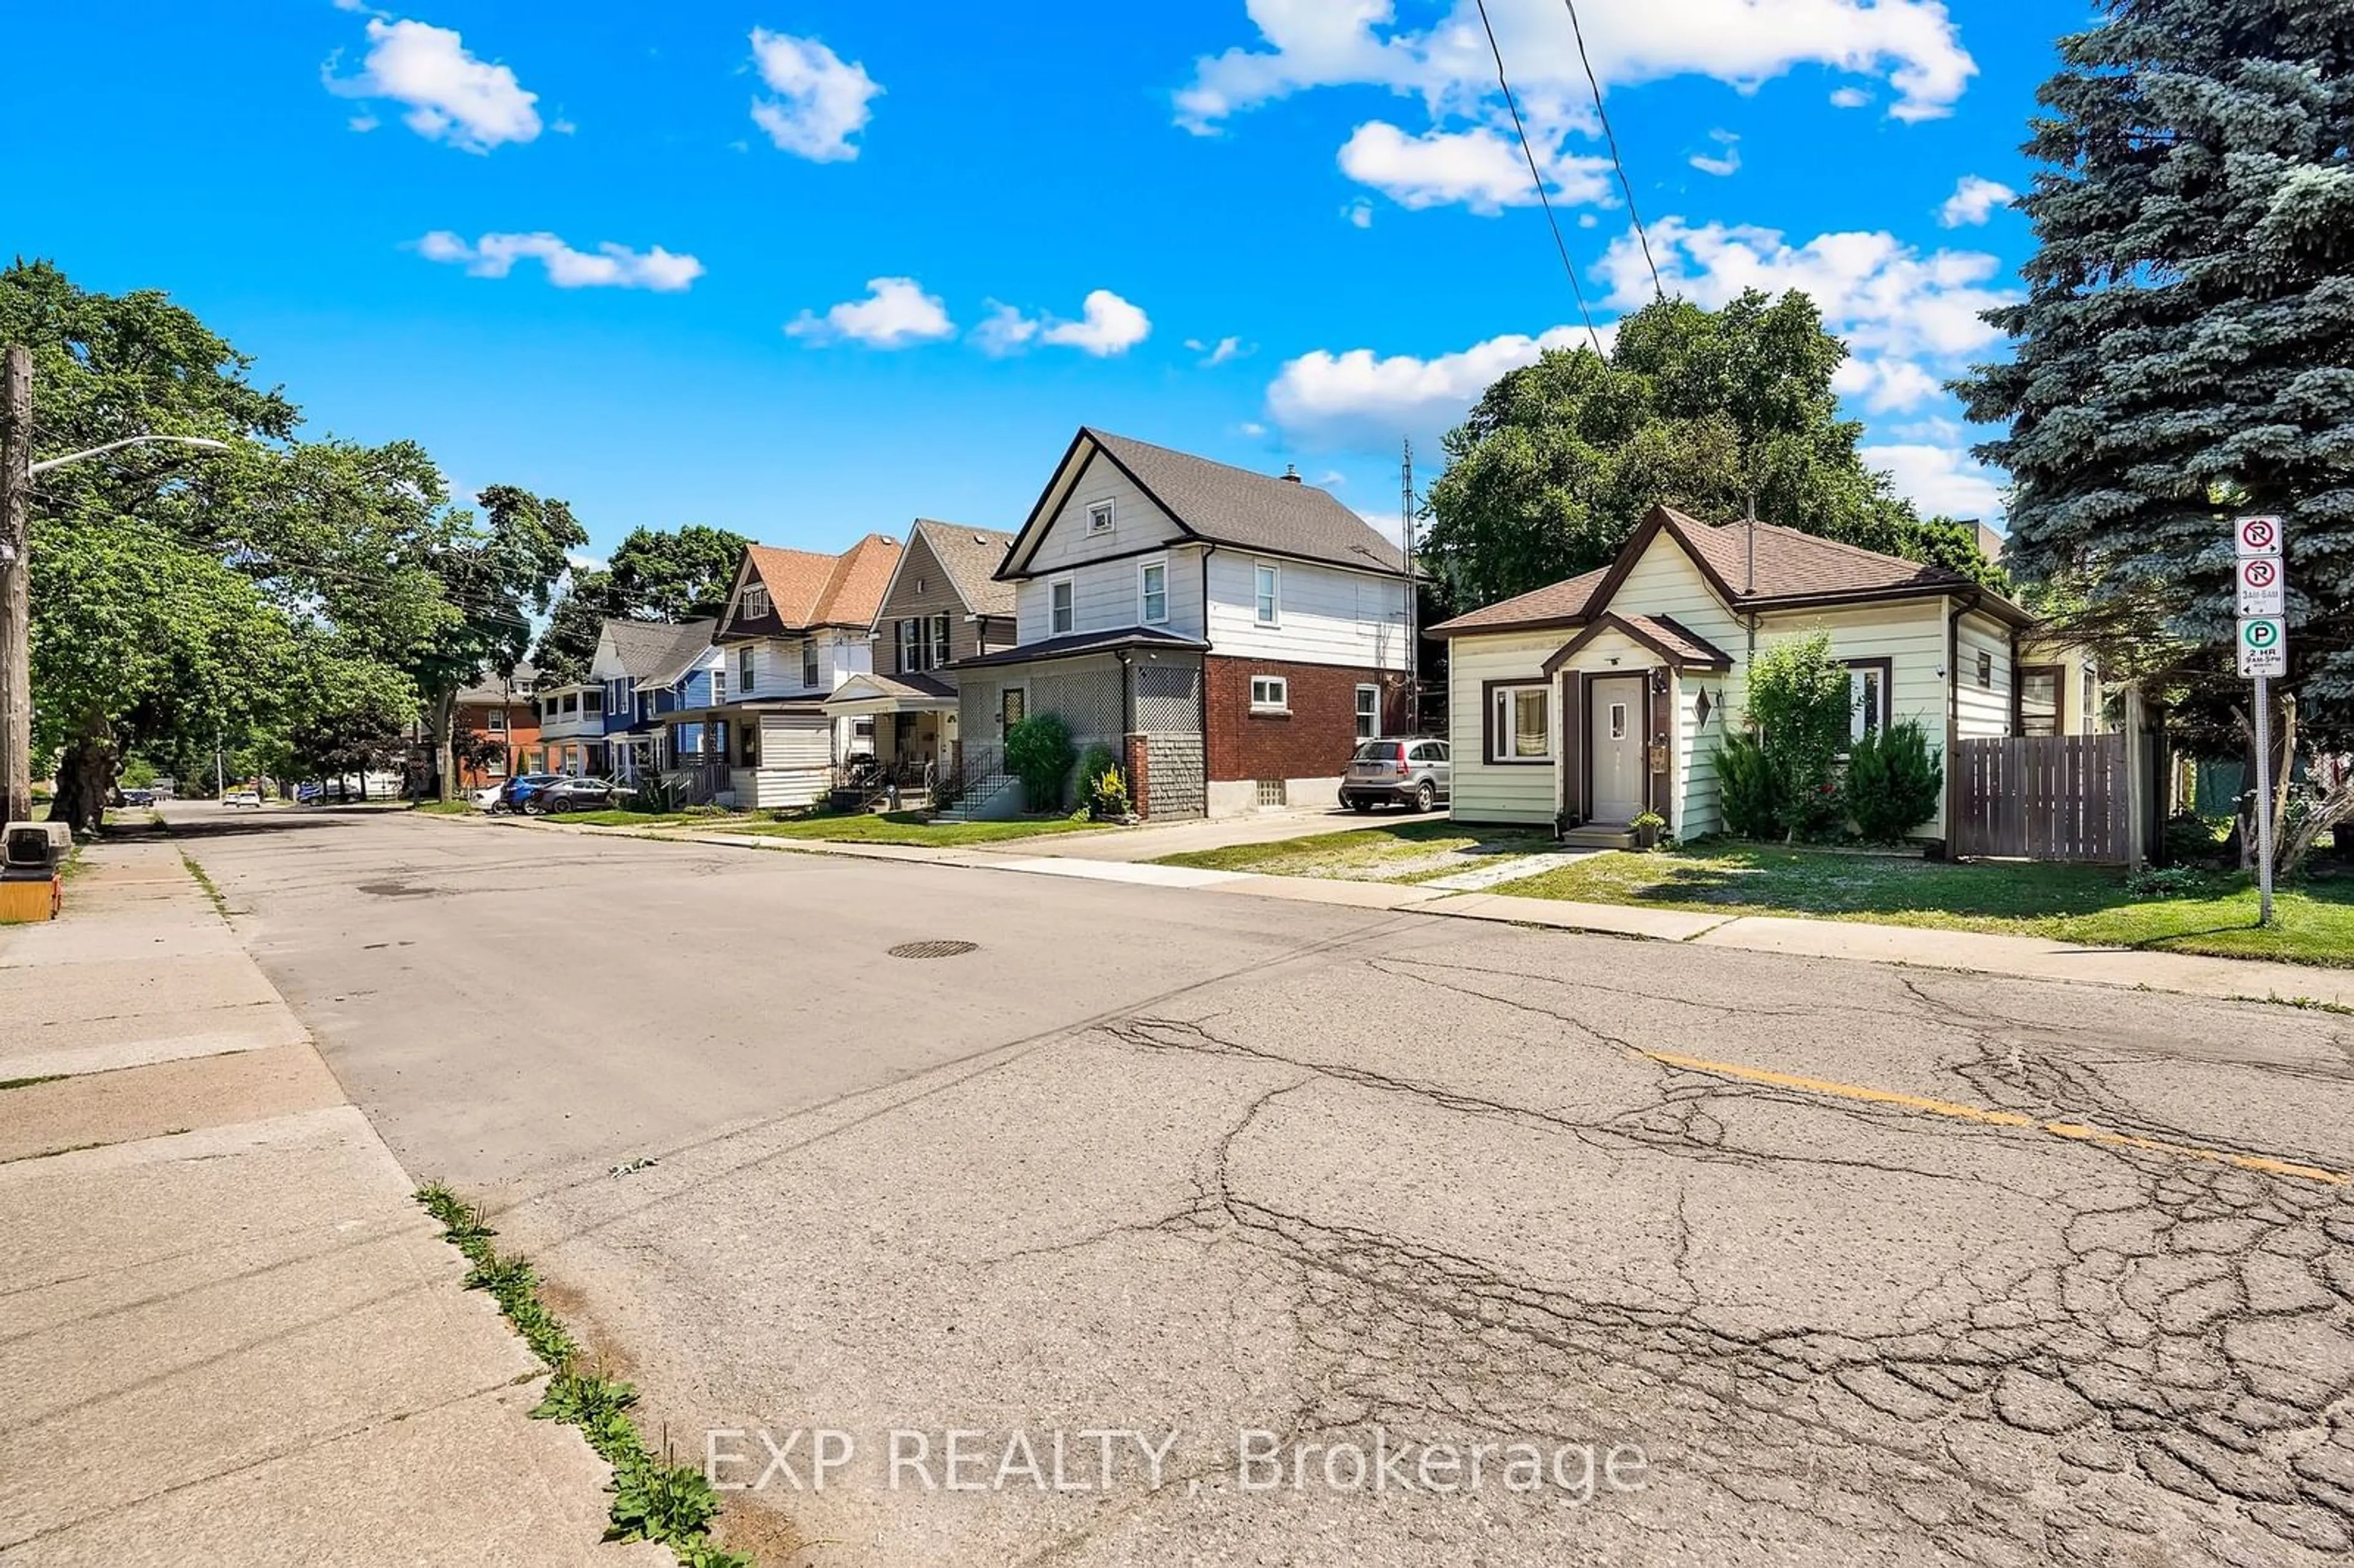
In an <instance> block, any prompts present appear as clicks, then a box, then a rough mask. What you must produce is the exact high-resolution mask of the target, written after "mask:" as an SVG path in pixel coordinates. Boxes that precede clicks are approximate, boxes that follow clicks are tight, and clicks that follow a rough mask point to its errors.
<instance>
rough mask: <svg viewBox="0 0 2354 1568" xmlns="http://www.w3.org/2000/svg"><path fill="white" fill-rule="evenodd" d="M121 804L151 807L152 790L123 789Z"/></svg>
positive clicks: (152, 799) (153, 798) (153, 796)
mask: <svg viewBox="0 0 2354 1568" xmlns="http://www.w3.org/2000/svg"><path fill="white" fill-rule="evenodd" d="M122 803H123V804H124V805H126V806H152V805H154V803H155V791H154V790H153V789H125V790H124V791H123V792H122Z"/></svg>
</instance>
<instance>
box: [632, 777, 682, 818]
mask: <svg viewBox="0 0 2354 1568" xmlns="http://www.w3.org/2000/svg"><path fill="white" fill-rule="evenodd" d="M621 804H622V806H623V807H624V808H626V809H627V810H632V811H643V812H645V813H647V814H648V815H650V816H663V815H667V814H668V813H670V812H672V811H675V810H678V791H677V790H675V789H672V788H671V787H670V786H669V785H667V784H664V783H663V781H662V776H661V775H660V774H657V773H648V774H645V775H643V776H642V777H641V778H640V779H638V785H637V788H636V789H633V790H631V792H630V793H629V794H627V795H624V796H622V797H621Z"/></svg>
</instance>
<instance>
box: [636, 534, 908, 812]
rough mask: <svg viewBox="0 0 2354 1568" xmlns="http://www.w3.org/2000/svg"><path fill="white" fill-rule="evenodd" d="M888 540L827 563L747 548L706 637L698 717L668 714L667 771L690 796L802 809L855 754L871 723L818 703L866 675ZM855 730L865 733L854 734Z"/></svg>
mask: <svg viewBox="0 0 2354 1568" xmlns="http://www.w3.org/2000/svg"><path fill="white" fill-rule="evenodd" d="M899 556H900V549H899V542H898V541H897V540H896V539H893V538H891V537H889V536H887V535H882V534H870V535H867V536H866V537H865V538H864V539H861V540H860V541H859V542H858V543H857V544H855V545H854V546H851V547H850V548H849V549H847V550H844V551H843V553H842V554H840V555H838V556H828V555H822V554H820V553H818V552H816V551H813V550H781V549H777V548H774V547H772V546H767V545H753V546H748V547H747V548H746V549H745V551H744V558H743V560H742V561H741V562H740V563H739V564H738V565H737V568H736V583H735V586H734V588H732V589H730V590H729V593H728V596H727V607H726V609H725V610H723V611H722V612H721V614H720V617H719V624H718V627H717V629H716V631H715V632H714V634H713V635H714V640H715V641H716V642H717V644H718V646H719V648H720V650H721V652H722V653H723V655H724V658H723V659H722V661H721V662H720V665H719V668H718V670H717V672H716V674H717V675H718V677H719V689H718V691H717V692H716V693H715V694H713V695H712V699H711V702H710V705H708V706H707V707H705V708H699V709H691V710H686V711H683V712H681V713H679V714H677V715H673V717H672V718H671V720H670V722H669V724H668V726H667V727H668V729H669V732H670V735H671V737H672V748H671V752H672V755H671V766H672V767H673V768H677V769H679V770H681V771H682V772H684V773H686V774H688V775H690V776H691V777H689V778H688V779H686V780H684V782H685V784H686V786H687V788H688V790H689V792H690V793H693V794H695V795H697V796H699V797H700V798H703V799H711V800H725V802H726V803H728V804H732V805H736V806H740V807H746V808H750V807H762V808H767V807H777V806H806V805H809V804H811V802H813V801H815V800H818V799H819V797H821V796H822V795H823V794H824V793H825V792H826V791H827V790H828V789H831V788H832V784H833V776H834V769H835V768H837V767H839V766H840V765H841V764H842V763H843V761H844V760H845V759H846V758H848V757H849V756H850V755H851V754H852V752H853V751H854V750H855V749H858V748H859V747H861V746H862V745H864V746H865V747H868V748H870V749H871V744H872V743H871V736H872V730H873V726H874V722H875V721H874V720H873V719H872V718H865V719H861V718H857V717H854V716H851V715H832V714H828V713H827V712H826V711H825V699H826V698H828V697H830V696H832V695H833V694H834V692H835V690H836V689H837V688H839V687H840V686H841V685H842V683H843V682H845V681H847V680H849V679H850V678H851V677H852V676H854V675H858V674H863V673H870V672H872V671H873V669H874V668H875V662H874V645H873V642H872V641H871V639H872V636H873V631H874V626H875V611H876V610H877V609H881V608H882V604H883V593H884V589H885V588H887V587H888V586H889V585H890V581H891V573H892V571H893V569H894V568H895V567H897V566H898V564H899ZM862 729H864V731H865V732H866V734H865V735H864V736H862V735H861V733H860V732H861V730H862Z"/></svg>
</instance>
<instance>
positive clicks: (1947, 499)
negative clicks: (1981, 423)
mask: <svg viewBox="0 0 2354 1568" xmlns="http://www.w3.org/2000/svg"><path fill="white" fill-rule="evenodd" d="M1861 456H1862V458H1863V462H1864V466H1865V467H1866V468H1874V469H1884V470H1886V471H1887V472H1888V475H1889V478H1890V479H1891V481H1893V483H1894V484H1895V487H1896V493H1897V494H1899V495H1901V496H1903V497H1904V498H1905V499H1906V500H1908V501H1910V502H1912V503H1913V504H1914V505H1915V506H1917V507H1919V508H1920V510H1921V514H1922V515H1923V516H1924V517H1929V516H1935V515H1936V514H1940V513H1942V514H1945V515H1946V516H1948V517H1975V518H1977V519H1978V520H1979V521H1980V522H1985V523H1991V522H1993V521H1994V520H1995V519H1996V518H1999V517H2000V516H2001V515H2002V511H2003V504H2004V503H2003V490H2002V481H2001V476H2000V474H1999V473H1998V472H1997V471H1995V470H1993V469H1990V468H1987V467H1984V466H1982V465H1981V464H1979V463H1978V462H1976V461H1972V459H1971V458H1970V456H1969V455H1968V454H1967V452H1964V451H1961V450H1958V449H1956V448H1953V447H1944V446H1880V447H1864V448H1861Z"/></svg>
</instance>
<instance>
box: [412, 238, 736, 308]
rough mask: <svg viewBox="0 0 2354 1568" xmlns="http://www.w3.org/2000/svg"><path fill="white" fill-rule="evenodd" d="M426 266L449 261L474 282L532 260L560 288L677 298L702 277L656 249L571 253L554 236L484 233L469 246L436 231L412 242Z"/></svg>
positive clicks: (698, 269)
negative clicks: (638, 291)
mask: <svg viewBox="0 0 2354 1568" xmlns="http://www.w3.org/2000/svg"><path fill="white" fill-rule="evenodd" d="M417 249H418V253H419V254H420V255H422V256H423V257H424V258H425V259H426V260H429V261H443V262H450V263H453V264H456V265H459V266H462V267H464V268H465V269H466V270H467V272H468V273H469V274H471V275H472V276H473V277H477V278H504V277H505V276H506V275H507V274H508V273H509V272H512V271H513V270H514V265H515V263H516V262H518V261H525V260H530V261H537V262H539V263H540V264H541V265H542V266H543V267H545V268H546V270H547V281H549V282H551V283H553V284H555V285H556V286H557V288H559V289H651V290H653V291H655V292H657V293H676V292H678V291H680V290H683V289H684V288H686V287H687V285H689V284H691V283H693V282H694V281H695V280H696V279H697V278H700V277H702V276H703V263H702V262H700V261H698V260H695V258H694V257H692V256H682V255H678V254H676V253H674V252H672V251H668V250H665V249H663V248H662V247H661V246H659V245H657V246H655V247H653V248H652V249H650V250H646V251H642V252H641V251H636V250H632V249H630V248H629V247H628V246H626V245H616V244H613V243H612V242H611V241H610V240H609V241H607V242H606V243H604V244H602V245H599V246H598V247H597V249H595V250H594V251H586V250H575V249H572V247H571V246H569V245H567V244H566V243H565V242H564V241H563V239H561V238H558V237H557V236H556V235H553V234H485V235H483V236H482V238H480V239H477V240H472V241H468V240H466V239H463V238H460V237H459V236H458V235H455V234H453V233H451V231H450V230H448V229H446V228H437V229H435V230H434V231H433V232H432V233H430V234H429V235H427V236H426V237H425V238H422V239H420V240H419V241H418V242H417Z"/></svg>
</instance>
